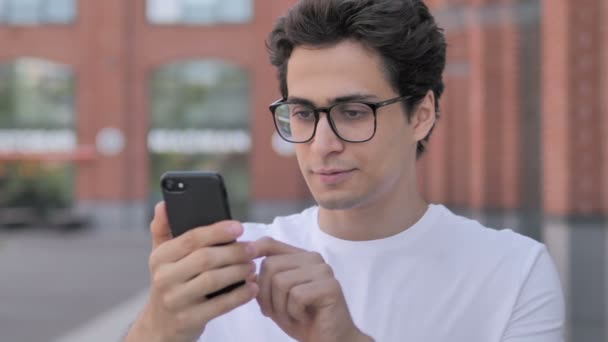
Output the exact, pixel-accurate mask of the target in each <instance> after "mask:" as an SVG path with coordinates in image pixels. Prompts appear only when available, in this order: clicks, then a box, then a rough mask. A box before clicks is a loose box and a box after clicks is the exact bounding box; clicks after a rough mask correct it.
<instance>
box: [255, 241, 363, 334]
mask: <svg viewBox="0 0 608 342" xmlns="http://www.w3.org/2000/svg"><path fill="white" fill-rule="evenodd" d="M254 245H255V250H256V251H257V256H258V257H261V256H265V257H266V258H265V259H264V261H263V262H262V266H261V270H260V274H259V275H258V279H257V282H258V284H259V287H260V291H259V293H258V296H257V300H258V303H259V304H260V307H261V309H262V313H263V314H264V315H265V316H267V317H270V318H271V319H272V320H273V321H274V322H275V323H276V324H277V325H278V326H279V327H280V328H281V329H283V331H285V333H287V334H288V335H289V336H291V337H292V338H294V339H296V340H298V341H315V342H325V341H328V342H329V341H331V342H335V341H371V339H370V338H369V337H368V336H366V335H365V334H363V333H362V332H361V331H360V330H359V329H358V328H357V327H356V326H355V324H354V323H353V320H352V318H351V316H350V313H349V311H348V307H347V305H346V300H345V299H344V295H343V294H342V288H341V287H340V284H339V283H338V281H337V280H336V278H335V277H334V274H333V271H332V269H331V267H330V266H329V265H328V264H326V263H325V261H324V260H323V257H322V256H321V255H320V254H319V253H314V252H307V251H304V250H302V249H299V248H296V247H293V246H290V245H287V244H284V243H281V242H278V241H275V240H273V239H271V238H262V239H260V240H258V241H255V242H254Z"/></svg>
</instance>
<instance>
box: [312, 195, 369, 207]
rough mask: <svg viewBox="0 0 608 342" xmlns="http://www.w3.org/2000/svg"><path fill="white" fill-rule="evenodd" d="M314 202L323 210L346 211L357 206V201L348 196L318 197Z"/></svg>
mask: <svg viewBox="0 0 608 342" xmlns="http://www.w3.org/2000/svg"><path fill="white" fill-rule="evenodd" d="M315 200H316V202H317V204H318V205H319V207H321V208H323V209H325V210H348V209H352V208H355V207H357V206H358V204H359V202H360V201H359V200H358V199H356V198H353V197H349V196H340V197H338V196H334V197H330V196H318V197H315Z"/></svg>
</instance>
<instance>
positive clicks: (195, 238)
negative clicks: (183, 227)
mask: <svg viewBox="0 0 608 342" xmlns="http://www.w3.org/2000/svg"><path fill="white" fill-rule="evenodd" d="M242 234H243V226H242V225H241V224H240V223H239V222H236V221H221V222H217V223H214V224H212V225H210V226H205V227H198V228H194V229H191V230H189V231H187V232H185V233H184V234H182V235H180V236H178V237H176V238H174V239H171V241H165V246H163V248H160V249H159V250H158V251H156V252H155V253H153V254H152V256H151V257H152V259H154V261H161V262H175V261H178V260H180V259H182V258H184V257H185V256H187V255H189V254H190V253H192V252H194V251H195V250H197V249H199V248H204V247H211V246H214V245H219V244H225V243H229V242H231V241H234V240H236V239H237V238H238V237H239V236H241V235H242Z"/></svg>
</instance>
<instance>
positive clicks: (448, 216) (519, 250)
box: [438, 206, 546, 263]
mask: <svg viewBox="0 0 608 342" xmlns="http://www.w3.org/2000/svg"><path fill="white" fill-rule="evenodd" d="M441 210H442V211H443V212H442V215H441V220H440V221H439V222H438V224H439V225H440V227H439V228H438V230H439V232H440V234H441V235H443V236H444V238H443V239H442V240H443V241H444V243H446V244H449V245H451V246H454V247H455V248H456V249H458V250H459V251H460V252H461V253H462V255H465V256H467V255H468V256H470V257H473V258H475V257H482V256H483V257H484V258H486V260H487V259H492V258H494V259H496V261H499V260H503V261H504V258H508V259H509V260H511V261H513V262H520V263H521V262H530V261H531V259H535V258H536V257H537V256H538V255H539V254H541V253H543V252H544V251H545V250H546V249H545V246H544V245H543V244H542V243H540V242H538V241H536V240H534V239H532V238H530V237H527V236H525V235H522V234H520V233H518V232H516V231H514V230H513V229H511V228H492V227H487V226H484V225H483V224H481V223H480V222H479V221H477V220H474V219H470V218H467V217H464V216H460V215H457V214H454V213H452V212H451V211H450V210H448V209H447V208H445V207H443V206H442V208H441Z"/></svg>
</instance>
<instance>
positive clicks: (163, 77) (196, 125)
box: [148, 60, 251, 220]
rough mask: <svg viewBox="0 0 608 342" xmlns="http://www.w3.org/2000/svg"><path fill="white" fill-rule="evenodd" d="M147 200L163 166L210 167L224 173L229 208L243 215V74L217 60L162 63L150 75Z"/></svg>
mask: <svg viewBox="0 0 608 342" xmlns="http://www.w3.org/2000/svg"><path fill="white" fill-rule="evenodd" d="M149 99H150V110H151V113H150V124H151V127H150V132H149V133H148V150H149V153H150V175H151V177H150V180H151V182H152V183H151V184H150V189H154V193H152V194H151V198H150V202H151V203H155V202H156V201H157V200H159V199H160V191H159V190H160V188H159V185H158V179H160V176H161V174H162V173H164V172H165V171H168V170H210V171H219V172H220V173H222V175H223V176H224V179H225V181H226V187H227V190H228V196H229V200H230V205H231V211H232V214H233V215H234V217H235V218H238V219H242V220H246V219H247V213H248V200H249V168H248V162H247V160H248V152H249V150H250V148H251V138H250V132H249V106H250V101H249V77H248V75H247V72H246V71H245V70H243V69H241V68H238V67H236V66H233V65H231V64H228V63H226V62H223V61H220V60H194V61H185V62H179V63H173V64H168V65H165V66H163V67H161V68H159V69H158V70H156V71H155V72H154V73H153V74H152V77H151V79H150V94H149Z"/></svg>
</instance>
